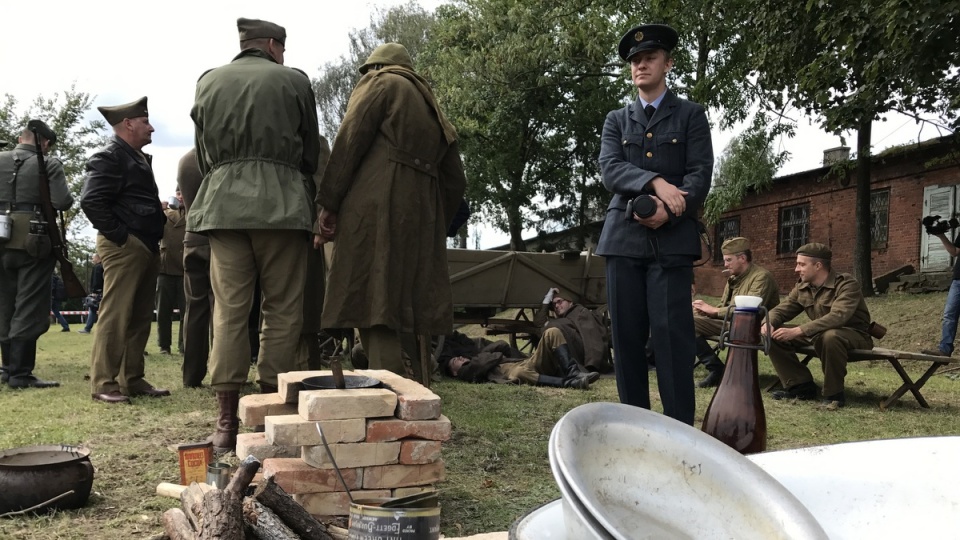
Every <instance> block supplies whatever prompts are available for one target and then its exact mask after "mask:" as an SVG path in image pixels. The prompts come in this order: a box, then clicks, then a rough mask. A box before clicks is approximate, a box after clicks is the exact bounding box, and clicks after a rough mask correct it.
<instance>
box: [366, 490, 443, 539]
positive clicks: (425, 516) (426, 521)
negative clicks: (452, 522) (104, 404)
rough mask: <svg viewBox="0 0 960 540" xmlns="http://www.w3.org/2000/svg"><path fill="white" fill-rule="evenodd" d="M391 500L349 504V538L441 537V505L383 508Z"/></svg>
mask: <svg viewBox="0 0 960 540" xmlns="http://www.w3.org/2000/svg"><path fill="white" fill-rule="evenodd" d="M388 500H390V499H358V500H356V501H354V502H353V503H351V504H350V527H349V538H350V540H381V539H387V538H389V539H390V540H439V538H440V507H439V506H434V507H432V508H380V505H381V504H383V503H384V502H386V501H388Z"/></svg>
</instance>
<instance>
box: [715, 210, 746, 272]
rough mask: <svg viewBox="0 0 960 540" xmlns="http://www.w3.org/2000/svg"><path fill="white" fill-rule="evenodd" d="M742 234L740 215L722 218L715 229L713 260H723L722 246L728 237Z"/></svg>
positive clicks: (717, 261)
mask: <svg viewBox="0 0 960 540" xmlns="http://www.w3.org/2000/svg"><path fill="white" fill-rule="evenodd" d="M737 236H740V216H736V217H730V218H726V219H721V220H720V222H719V223H717V225H716V229H715V230H714V234H713V238H714V246H713V262H715V263H719V262H723V254H722V253H720V246H722V245H723V242H724V241H725V240H726V239H728V238H735V237H737Z"/></svg>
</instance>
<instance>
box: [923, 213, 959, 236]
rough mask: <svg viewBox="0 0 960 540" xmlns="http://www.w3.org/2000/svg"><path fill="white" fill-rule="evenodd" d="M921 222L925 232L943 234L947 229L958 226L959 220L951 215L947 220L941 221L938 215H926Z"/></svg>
mask: <svg viewBox="0 0 960 540" xmlns="http://www.w3.org/2000/svg"><path fill="white" fill-rule="evenodd" d="M920 222H921V223H923V227H924V229H926V231H927V234H934V235H936V234H944V233H946V232H947V231H949V230H952V229H956V228H957V227H958V226H960V220H957V218H955V217H953V218H950V219H949V220H946V221H942V220H941V219H940V216H926V217H925V218H923V219H922V220H921V221H920Z"/></svg>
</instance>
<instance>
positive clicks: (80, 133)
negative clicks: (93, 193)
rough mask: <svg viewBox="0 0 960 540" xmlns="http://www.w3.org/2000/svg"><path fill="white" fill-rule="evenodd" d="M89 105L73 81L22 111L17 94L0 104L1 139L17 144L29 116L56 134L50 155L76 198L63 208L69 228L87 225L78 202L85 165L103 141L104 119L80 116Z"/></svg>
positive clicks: (85, 95)
mask: <svg viewBox="0 0 960 540" xmlns="http://www.w3.org/2000/svg"><path fill="white" fill-rule="evenodd" d="M92 106H93V97H91V96H90V95H89V94H86V93H83V92H79V91H77V89H76V85H72V86H71V87H70V89H69V90H66V91H64V92H63V94H62V95H61V94H60V93H59V92H56V93H54V94H53V96H52V97H45V96H42V95H41V96H38V97H37V98H36V99H35V100H34V101H33V103H31V104H30V105H29V106H28V107H27V108H26V110H24V111H20V110H19V107H18V104H17V100H16V98H14V97H13V96H12V95H10V94H6V95H5V100H4V102H3V104H2V105H0V139H2V140H6V141H8V142H10V143H11V144H16V141H17V137H19V136H20V133H21V132H22V131H23V129H24V128H25V127H26V125H27V121H28V120H30V119H32V118H38V119H40V120H43V121H44V122H46V123H47V124H48V125H49V126H50V127H51V128H52V129H53V131H54V132H55V133H56V134H57V144H56V146H54V151H53V156H55V157H57V158H58V159H59V160H60V161H61V162H62V163H63V172H64V174H65V175H66V177H67V187H69V188H70V193H72V194H73V198H74V200H75V201H77V202H76V203H75V204H74V205H73V207H72V208H70V210H67V211H66V212H64V217H65V218H66V223H67V229H68V231H70V232H76V231H79V230H80V229H82V228H83V227H85V226H86V225H88V223H87V220H86V218H85V217H84V216H83V213H82V212H80V205H79V201H80V191H81V190H82V189H83V172H84V167H85V165H86V161H87V156H88V155H89V154H90V152H91V151H93V150H95V149H96V148H99V147H100V146H102V145H103V144H104V143H105V141H106V138H105V137H104V136H103V135H102V131H103V130H104V129H105V128H106V124H104V122H103V121H101V120H91V121H87V122H84V119H83V116H84V114H85V113H86V112H87V111H88V110H89V109H90V107H92ZM9 148H10V147H8V148H7V149H9Z"/></svg>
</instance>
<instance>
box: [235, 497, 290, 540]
mask: <svg viewBox="0 0 960 540" xmlns="http://www.w3.org/2000/svg"><path fill="white" fill-rule="evenodd" d="M243 517H244V519H245V520H246V521H247V525H248V526H249V527H250V530H251V531H252V532H253V536H254V537H255V538H257V539H258V540H299V538H300V537H299V536H297V533H295V532H293V530H292V529H291V528H290V527H289V526H287V524H285V523H284V522H283V520H281V519H280V517H279V516H277V515H276V514H274V513H273V512H271V511H270V509H269V508H267V507H266V506H264V505H262V504H260V503H259V502H257V500H256V499H254V498H253V497H247V498H246V499H244V500H243Z"/></svg>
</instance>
